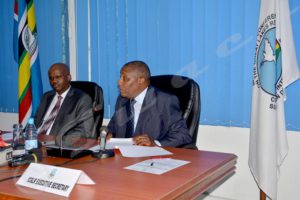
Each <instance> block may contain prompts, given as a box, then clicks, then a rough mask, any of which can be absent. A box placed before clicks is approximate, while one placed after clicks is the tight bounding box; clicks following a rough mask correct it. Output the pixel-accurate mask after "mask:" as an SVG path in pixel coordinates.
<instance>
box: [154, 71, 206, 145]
mask: <svg viewBox="0 0 300 200" xmlns="http://www.w3.org/2000/svg"><path fill="white" fill-rule="evenodd" d="M150 84H151V85H152V86H154V87H156V88H158V89H160V90H162V91H164V92H168V93H170V94H173V95H175V96H177V98H178V100H179V104H180V109H181V111H182V115H183V118H184V119H185V121H186V124H187V128H188V129H189V134H190V135H191V136H192V139H193V140H192V143H191V144H187V145H183V146H182V147H183V148H192V149H197V146H196V142H197V136H198V126H199V118H200V110H201V100H200V88H199V85H198V84H197V83H196V82H195V81H194V80H193V79H190V78H188V77H184V76H178V75H160V76H152V77H151V78H150Z"/></svg>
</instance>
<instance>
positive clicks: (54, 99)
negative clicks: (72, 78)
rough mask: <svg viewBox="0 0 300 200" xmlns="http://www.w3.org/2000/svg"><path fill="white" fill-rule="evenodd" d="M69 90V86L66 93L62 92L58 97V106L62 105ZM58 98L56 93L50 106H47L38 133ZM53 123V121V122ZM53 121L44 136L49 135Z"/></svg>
mask: <svg viewBox="0 0 300 200" xmlns="http://www.w3.org/2000/svg"><path fill="white" fill-rule="evenodd" d="M70 88H71V86H69V88H68V89H67V90H66V91H64V92H63V93H62V94H61V95H60V96H61V97H62V99H61V100H60V106H61V105H62V104H63V102H64V100H65V97H66V96H67V94H68V92H69V90H70ZM58 96H59V94H58V93H56V94H55V96H54V97H53V99H52V102H51V104H50V106H49V108H48V110H47V112H46V114H45V116H44V118H43V123H42V125H41V126H40V127H39V129H38V132H39V131H40V129H41V128H42V127H43V125H44V123H45V121H46V120H47V119H48V117H49V115H50V113H51V111H52V110H53V108H54V106H55V104H56V102H57V100H58ZM58 112H59V111H58ZM54 121H55V120H54ZM54 121H53V122H52V124H51V125H50V127H49V129H48V130H47V132H46V135H49V133H50V131H51V129H52V125H53V123H54Z"/></svg>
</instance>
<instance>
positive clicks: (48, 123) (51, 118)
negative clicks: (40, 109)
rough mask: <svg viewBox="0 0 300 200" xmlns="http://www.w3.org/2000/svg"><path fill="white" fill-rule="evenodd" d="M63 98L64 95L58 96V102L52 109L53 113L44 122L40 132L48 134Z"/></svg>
mask: <svg viewBox="0 0 300 200" xmlns="http://www.w3.org/2000/svg"><path fill="white" fill-rule="evenodd" d="M61 99H62V96H58V97H57V102H56V104H55V106H54V108H53V109H52V110H51V113H50V115H49V116H48V119H47V120H46V121H45V122H44V124H43V126H42V128H41V130H40V132H39V134H46V133H47V131H48V129H49V128H50V126H51V124H52V123H53V122H54V120H55V118H56V115H57V114H58V111H59V108H60V102H61Z"/></svg>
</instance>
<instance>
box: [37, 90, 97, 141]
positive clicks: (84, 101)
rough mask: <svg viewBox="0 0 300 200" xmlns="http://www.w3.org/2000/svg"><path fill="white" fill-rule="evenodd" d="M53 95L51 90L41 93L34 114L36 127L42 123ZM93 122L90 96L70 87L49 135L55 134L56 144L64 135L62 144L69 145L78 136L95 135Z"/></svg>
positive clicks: (53, 92)
mask: <svg viewBox="0 0 300 200" xmlns="http://www.w3.org/2000/svg"><path fill="white" fill-rule="evenodd" d="M54 96H55V91H53V90H52V91H48V92H46V93H45V94H44V95H43V97H42V100H41V103H40V106H39V108H38V110H37V113H36V115H35V124H36V126H37V128H39V127H40V126H41V125H42V123H43V118H44V115H45V114H46V112H47V110H48V107H49V105H50V104H51V101H52V99H53V97H54ZM93 123H94V118H93V111H92V100H91V98H90V96H89V95H87V94H85V93H84V92H82V91H81V90H78V89H76V88H72V87H71V88H70V90H69V92H68V93H67V95H66V97H65V99H64V101H63V103H62V105H61V107H60V110H59V113H58V114H57V116H56V118H55V121H54V123H53V126H52V128H51V131H50V135H55V136H57V137H56V143H57V144H60V143H61V137H62V136H64V137H63V140H64V145H67V146H71V145H72V144H73V143H75V142H76V141H77V140H78V139H79V138H86V137H89V138H94V137H95V135H94V134H93V132H92V127H93Z"/></svg>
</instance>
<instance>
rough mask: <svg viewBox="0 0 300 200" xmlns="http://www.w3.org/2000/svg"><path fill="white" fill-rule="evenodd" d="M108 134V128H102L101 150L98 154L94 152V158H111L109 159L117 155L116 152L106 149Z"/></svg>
mask: <svg viewBox="0 0 300 200" xmlns="http://www.w3.org/2000/svg"><path fill="white" fill-rule="evenodd" d="M107 133H108V128H107V127H106V126H102V127H101V128H100V141H99V146H100V150H99V151H98V152H93V153H92V156H93V157H95V158H109V157H113V156H114V155H115V152H114V150H112V149H105V146H106V138H107Z"/></svg>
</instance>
